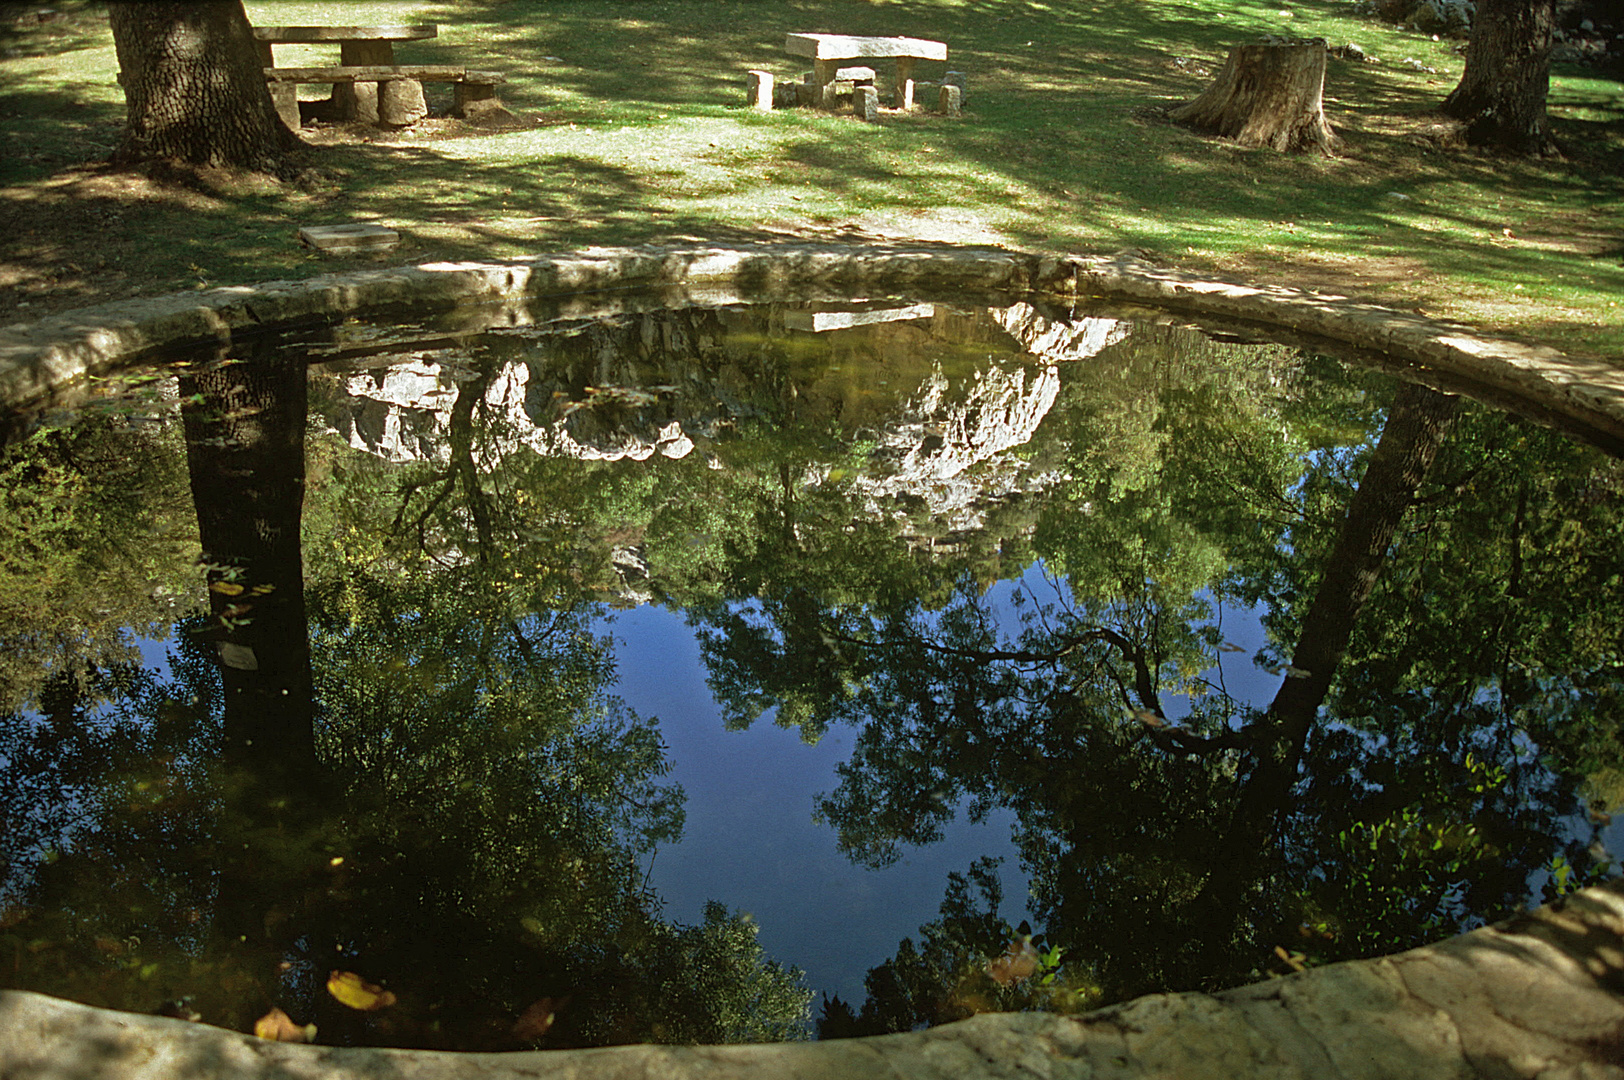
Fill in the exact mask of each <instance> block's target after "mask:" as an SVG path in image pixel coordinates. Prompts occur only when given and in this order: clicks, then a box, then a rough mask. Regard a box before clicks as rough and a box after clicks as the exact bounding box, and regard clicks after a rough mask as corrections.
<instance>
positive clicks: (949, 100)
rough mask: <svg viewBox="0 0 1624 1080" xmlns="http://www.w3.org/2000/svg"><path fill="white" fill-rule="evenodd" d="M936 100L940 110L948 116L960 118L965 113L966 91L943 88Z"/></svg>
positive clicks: (956, 88) (952, 87) (955, 88)
mask: <svg viewBox="0 0 1624 1080" xmlns="http://www.w3.org/2000/svg"><path fill="white" fill-rule="evenodd" d="M936 100H937V108H938V110H939V111H940V112H941V113H943V114H944V115H946V116H959V115H961V114H962V112H963V106H964V91H962V90H960V89H959V88H958V87H956V86H943V87H942V88H941V90H940V91H939V92H938V94H937V99H936Z"/></svg>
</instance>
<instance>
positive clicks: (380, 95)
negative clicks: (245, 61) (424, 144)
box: [265, 64, 507, 131]
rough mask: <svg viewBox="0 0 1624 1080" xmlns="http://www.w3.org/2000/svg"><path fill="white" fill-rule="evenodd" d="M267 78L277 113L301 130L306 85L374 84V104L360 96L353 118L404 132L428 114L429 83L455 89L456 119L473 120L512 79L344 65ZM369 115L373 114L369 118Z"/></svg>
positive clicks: (270, 73) (269, 73)
mask: <svg viewBox="0 0 1624 1080" xmlns="http://www.w3.org/2000/svg"><path fill="white" fill-rule="evenodd" d="M265 79H266V81H267V82H268V83H270V88H271V100H272V102H274V103H275V105H276V111H277V114H278V115H279V116H281V117H282V122H283V123H285V124H287V125H288V127H290V128H292V129H294V130H295V131H297V130H298V128H299V125H300V124H301V122H302V121H301V120H300V116H299V95H298V88H299V84H301V83H329V84H332V85H334V86H340V85H375V86H376V87H377V99H376V102H375V103H370V102H368V101H365V100H363V99H361V96H360V95H356V97H357V103H358V106H359V108H358V110H357V114H356V116H355V117H354V118H355V119H358V120H375V121H377V122H378V123H381V124H389V125H392V126H395V127H404V126H405V125H407V124H411V123H415V122H416V121H418V120H421V119H422V118H423V117H424V116H427V115H428V105H427V104H426V103H425V101H424V99H423V84H424V83H426V82H448V83H452V84H454V91H453V92H454V94H455V97H454V99H453V103H452V107H451V112H452V115H454V116H460V117H469V118H471V117H474V116H477V115H479V114H481V113H486V112H491V111H494V110H495V109H498V108H500V107H501V101H500V99H499V98H498V96H497V93H498V90H497V88H498V87H500V86H501V85H502V84H503V83H504V82H506V81H507V76H505V75H503V74H502V73H501V72H498V71H472V70H470V69H468V68H465V67H460V66H458V65H455V64H389V65H343V64H341V65H336V66H333V67H268V68H266V69H265ZM369 105H370V106H371V107H370V109H369V107H368V106H369ZM369 112H371V113H372V115H368V113H369Z"/></svg>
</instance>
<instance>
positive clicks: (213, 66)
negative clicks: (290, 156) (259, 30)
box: [107, 0, 299, 172]
mask: <svg viewBox="0 0 1624 1080" xmlns="http://www.w3.org/2000/svg"><path fill="white" fill-rule="evenodd" d="M107 18H108V22H109V23H110V24H111V25H112V28H113V43H114V45H115V47H116V48H117V50H118V66H119V82H120V83H122V84H123V86H124V100H125V103H126V104H127V106H128V110H129V117H128V122H127V124H126V126H125V129H124V137H123V139H122V140H121V141H120V143H119V146H118V149H117V150H115V151H114V154H113V161H114V163H115V164H119V165H134V164H141V163H144V162H151V161H179V162H185V163H187V164H190V165H211V166H220V167H225V168H240V169H253V170H258V171H265V172H283V171H285V169H286V164H287V163H286V152H287V151H288V150H290V149H292V148H293V147H295V146H297V145H299V141H298V139H297V138H296V137H295V136H294V134H293V133H292V132H291V131H289V130H288V129H287V127H286V125H284V124H283V123H282V121H281V119H280V118H279V117H278V116H277V115H276V109H275V107H274V106H273V105H272V104H271V94H270V90H269V89H268V88H267V86H266V82H265V75H264V68H263V66H262V63H261V60H260V54H259V49H258V47H257V45H256V44H255V42H254V35H253V30H252V28H251V27H250V26H249V23H248V16H247V14H246V13H245V12H244V11H243V6H242V0H195V2H189V3H172V2H166V3H135V2H130V0H121V2H118V3H112V4H109V5H108V9H107Z"/></svg>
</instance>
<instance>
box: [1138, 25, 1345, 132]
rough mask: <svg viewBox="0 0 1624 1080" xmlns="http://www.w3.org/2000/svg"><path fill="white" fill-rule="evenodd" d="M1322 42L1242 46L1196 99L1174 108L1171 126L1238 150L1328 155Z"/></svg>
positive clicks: (1232, 52)
mask: <svg viewBox="0 0 1624 1080" xmlns="http://www.w3.org/2000/svg"><path fill="white" fill-rule="evenodd" d="M1325 57H1326V51H1325V42H1323V41H1321V40H1318V39H1315V40H1313V41H1290V42H1281V43H1278V44H1275V43H1266V44H1259V45H1241V46H1238V47H1237V48H1235V49H1234V50H1233V51H1231V52H1230V54H1229V59H1228V60H1227V61H1225V62H1224V67H1223V70H1221V71H1220V72H1218V78H1217V79H1216V80H1214V82H1213V84H1212V85H1211V86H1209V87H1207V89H1206V90H1205V91H1203V92H1202V94H1201V96H1200V97H1198V98H1196V99H1195V100H1194V101H1190V102H1186V103H1185V104H1183V105H1180V106H1179V107H1178V108H1176V109H1174V110H1173V111H1172V112H1171V113H1170V114H1169V115H1170V116H1171V117H1172V118H1173V120H1174V121H1176V122H1177V123H1180V124H1184V125H1186V126H1188V127H1192V128H1195V129H1196V130H1198V131H1207V132H1211V133H1212V134H1215V135H1222V136H1224V137H1225V138H1231V139H1234V140H1235V141H1236V142H1238V143H1240V144H1241V145H1242V146H1268V147H1273V148H1274V149H1276V150H1279V151H1282V152H1292V151H1301V150H1313V151H1316V152H1318V153H1321V154H1329V153H1330V152H1331V151H1332V150H1333V149H1334V148H1335V146H1336V136H1334V135H1332V134H1331V128H1330V125H1329V124H1327V123H1326V122H1325V106H1324V91H1325Z"/></svg>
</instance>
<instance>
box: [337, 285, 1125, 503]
mask: <svg viewBox="0 0 1624 1080" xmlns="http://www.w3.org/2000/svg"><path fill="white" fill-rule="evenodd" d="M901 313H906V314H910V315H917V316H918V317H914V318H907V319H903V320H899V321H895V322H884V321H876V322H871V323H868V324H866V325H851V323H853V322H855V321H856V320H858V319H862V318H869V317H872V316H873V314H874V313H873V312H872V311H866V312H862V313H861V314H852V313H838V312H837V313H830V317H829V318H828V319H827V320H826V321H827V322H828V323H829V325H830V326H831V327H832V328H831V329H829V330H828V331H827V332H823V331H822V330H800V329H795V328H794V327H795V326H797V325H802V326H812V325H814V324H813V321H812V320H811V319H810V318H808V317H807V315H806V313H801V312H797V313H786V312H785V311H784V310H783V309H772V308H747V309H721V310H703V309H695V310H688V311H678V312H668V313H659V314H645V315H638V316H632V317H628V318H624V319H617V320H600V321H594V322H591V323H587V324H584V325H577V326H571V327H563V328H560V327H550V328H548V329H547V330H546V332H544V333H543V332H538V331H536V330H533V329H527V330H525V331H521V332H518V333H504V334H502V335H500V340H501V341H502V342H503V344H504V346H506V345H511V344H513V343H514V342H515V340H516V339H517V340H519V341H522V343H523V348H522V350H521V351H522V353H523V357H522V359H513V360H508V361H507V362H506V363H504V365H503V366H502V368H501V369H500V370H499V372H498V374H497V375H496V377H495V378H494V379H492V381H491V385H490V387H489V389H488V391H487V393H486V395H485V402H486V405H487V410H488V411H487V414H486V415H487V418H488V419H489V420H490V422H491V423H492V427H493V431H494V435H495V438H494V446H495V448H496V449H498V450H499V451H500V452H504V453H505V452H509V451H512V450H514V449H518V448H519V447H527V448H529V449H530V450H532V451H534V452H536V453H539V454H542V455H546V456H564V457H570V458H576V459H579V460H588V461H618V460H624V459H632V460H637V461H643V460H647V459H649V458H651V457H653V456H655V455H656V454H659V455H662V456H664V457H668V458H682V457H686V456H687V455H689V454H690V453H692V452H693V451H694V450H695V449H696V448H697V447H698V446H701V445H703V444H705V443H706V442H708V441H710V440H713V439H715V438H717V437H718V435H719V434H720V433H721V432H722V431H723V430H724V429H725V428H727V427H729V426H731V425H734V424H737V423H739V422H741V421H745V420H749V419H760V420H765V421H769V422H772V423H775V424H782V423H784V422H786V421H788V420H793V421H794V422H796V423H802V424H805V423H808V422H809V421H811V422H812V426H814V427H825V426H826V425H828V424H832V425H835V426H837V427H838V428H839V429H840V430H841V431H843V432H844V433H845V434H846V435H847V436H848V437H854V438H858V439H862V440H864V441H867V442H869V443H871V444H872V445H873V446H874V450H873V453H872V456H871V459H870V468H869V469H868V470H867V474H866V475H864V476H862V477H858V478H856V479H854V480H853V481H852V482H853V483H854V484H855V485H856V487H857V489H858V491H859V492H861V493H862V494H863V495H865V496H866V498H867V503H868V507H869V510H870V512H872V513H874V514H875V515H876V516H884V515H886V514H895V515H896V516H899V517H918V516H919V515H921V514H924V515H928V516H929V517H931V518H932V519H933V520H934V521H935V522H936V524H937V525H938V526H939V527H941V528H945V529H947V530H949V531H958V530H966V529H976V528H979V527H980V526H981V519H982V513H981V510H980V509H979V507H984V506H985V505H987V504H988V503H989V502H991V501H994V500H998V499H1003V498H1007V497H1010V496H1012V495H1016V494H1018V493H1020V492H1024V491H1030V490H1036V489H1039V488H1041V487H1042V486H1044V483H1045V478H1044V477H1041V476H1033V475H1030V472H1029V470H1028V469H1027V468H1026V467H1025V466H1024V464H1023V463H1022V462H1021V461H1019V460H1016V459H1013V458H1007V459H1003V460H999V458H1000V455H1003V454H1004V452H1005V451H1007V450H1009V449H1011V448H1013V447H1016V446H1020V445H1023V444H1025V443H1027V442H1028V441H1029V440H1030V439H1031V438H1032V436H1033V434H1034V433H1035V432H1036V430H1037V427H1038V425H1039V424H1040V423H1041V422H1042V420H1043V418H1044V416H1045V415H1046V414H1047V413H1048V410H1049V408H1050V407H1051V406H1052V404H1053V403H1054V400H1055V397H1056V395H1057V393H1058V392H1059V387H1060V376H1059V371H1058V369H1057V368H1056V366H1055V364H1056V363H1058V362H1061V361H1069V360H1078V359H1084V358H1086V357H1089V356H1093V355H1094V354H1095V353H1098V352H1099V351H1100V350H1101V349H1104V348H1105V347H1107V346H1108V345H1110V344H1113V343H1115V342H1116V341H1119V340H1121V339H1122V338H1123V337H1124V336H1126V334H1127V328H1126V326H1125V325H1124V324H1122V323H1119V322H1117V321H1116V320H1112V319H1081V320H1077V321H1075V322H1061V321H1058V320H1053V319H1050V318H1047V317H1045V316H1044V315H1043V314H1041V313H1040V312H1039V311H1037V310H1036V309H1035V308H1033V307H1032V306H1030V305H1028V304H1017V305H1015V306H1013V307H1010V308H993V309H978V310H973V311H957V310H953V309H950V308H947V307H945V306H942V305H914V306H912V307H910V308H909V309H904V311H902V312H899V314H901ZM786 314H788V316H789V317H788V318H786ZM843 314H844V315H845V316H846V322H845V323H844V324H843V323H842V322H841V316H842V315H843ZM797 315H798V316H800V318H799V319H797V318H795V316H797ZM819 318H820V319H821V318H822V316H819ZM500 351H501V352H503V353H508V352H511V351H512V350H510V349H509V348H506V347H504V348H502V349H501V350H500ZM474 359H475V360H477V359H478V356H477V354H476V357H475V358H474ZM1034 360H1036V361H1038V362H1037V363H1034ZM1045 361H1046V362H1047V363H1044V362H1045ZM468 362H469V358H468V357H466V356H461V355H457V354H454V353H453V352H452V351H451V350H442V351H441V352H440V353H439V354H432V353H431V354H421V355H419V356H417V357H415V358H414V359H412V360H409V361H406V362H404V363H399V364H394V365H391V366H389V367H386V368H380V369H378V370H376V371H374V372H370V373H366V374H360V375H353V376H349V377H348V378H347V379H346V380H345V383H344V389H345V393H346V395H347V396H346V397H345V398H344V399H343V400H342V401H341V402H340V403H339V404H338V405H337V406H336V407H333V408H330V409H329V410H327V416H326V419H327V421H328V423H330V424H331V425H332V426H333V428H334V429H336V430H337V432H338V433H339V434H340V435H341V436H342V437H343V438H345V439H346V441H348V442H349V443H350V445H351V446H353V447H355V448H357V449H362V450H365V451H367V452H369V453H373V454H376V455H378V456H380V457H383V458H386V459H388V460H391V461H397V462H406V461H420V460H438V459H441V458H443V456H444V453H445V446H446V432H447V430H448V427H449V422H450V411H451V406H452V403H453V402H454V401H455V399H456V396H457V384H458V383H459V381H461V380H462V379H464V378H466V377H467V369H466V367H464V366H463V365H465V364H466V363H468ZM589 387H590V388H593V390H589V389H588V388H589ZM594 391H596V392H594ZM561 403H575V404H583V405H584V407H578V408H574V409H571V410H569V411H568V412H564V410H563V409H561V407H560V405H561Z"/></svg>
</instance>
